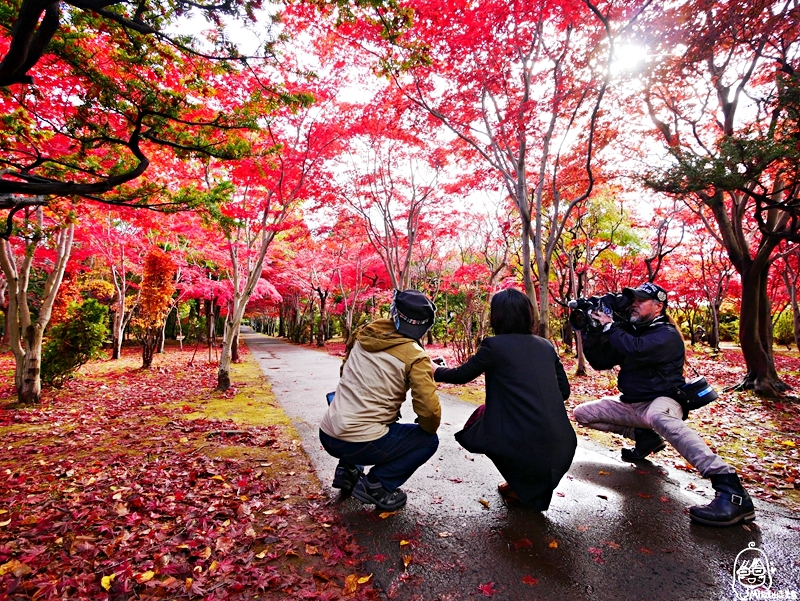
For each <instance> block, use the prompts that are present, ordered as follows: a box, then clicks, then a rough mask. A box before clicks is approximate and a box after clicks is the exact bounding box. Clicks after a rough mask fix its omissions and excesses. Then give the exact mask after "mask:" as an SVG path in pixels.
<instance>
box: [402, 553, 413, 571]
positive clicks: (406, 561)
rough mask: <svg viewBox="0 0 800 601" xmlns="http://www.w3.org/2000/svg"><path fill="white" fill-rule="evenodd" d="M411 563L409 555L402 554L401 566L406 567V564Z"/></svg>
mask: <svg viewBox="0 0 800 601" xmlns="http://www.w3.org/2000/svg"><path fill="white" fill-rule="evenodd" d="M410 563H411V555H403V567H406V568H407V567H408V564H410Z"/></svg>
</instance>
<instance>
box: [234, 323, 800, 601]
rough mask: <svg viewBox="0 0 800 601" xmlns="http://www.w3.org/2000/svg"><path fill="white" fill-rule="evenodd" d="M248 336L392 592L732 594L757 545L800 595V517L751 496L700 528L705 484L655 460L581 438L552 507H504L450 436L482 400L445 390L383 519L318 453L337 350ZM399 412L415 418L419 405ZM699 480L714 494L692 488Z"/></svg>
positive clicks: (779, 583)
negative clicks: (698, 509)
mask: <svg viewBox="0 0 800 601" xmlns="http://www.w3.org/2000/svg"><path fill="white" fill-rule="evenodd" d="M242 339H243V340H244V342H245V343H246V344H247V346H248V348H249V349H250V351H251V352H252V354H253V355H254V356H255V358H256V359H257V360H258V362H259V364H260V365H261V368H262V369H263V370H264V373H265V374H266V375H267V377H268V378H269V380H270V381H271V382H272V387H273V391H274V392H275V395H276V396H277V398H278V400H279V401H280V403H281V405H282V406H283V408H284V409H285V410H286V412H287V413H288V414H289V416H290V417H291V418H292V420H293V421H294V423H295V425H296V427H297V429H298V431H299V434H300V437H301V439H302V443H303V446H304V448H305V450H306V452H307V453H308V455H309V456H310V458H311V460H312V463H313V465H314V467H315V469H316V471H317V474H318V475H319V478H320V480H321V481H322V483H323V488H324V489H326V490H327V491H328V494H329V495H330V497H331V499H332V500H334V502H337V503H338V509H339V511H340V513H341V515H342V516H343V519H344V520H345V522H346V523H348V524H349V525H350V527H351V528H352V529H353V531H354V532H355V533H356V535H357V538H358V541H359V544H360V545H361V546H362V547H364V548H365V550H366V553H367V554H368V556H369V557H372V558H373V559H372V560H370V561H368V564H367V573H370V572H372V573H374V578H375V581H376V583H377V584H378V585H379V586H380V587H382V588H383V590H385V591H386V592H387V596H388V597H389V598H392V599H403V600H406V599H407V600H416V599H419V600H423V601H433V600H437V599H438V600H441V601H450V600H460V599H486V598H487V597H485V596H484V594H483V593H482V591H481V590H480V589H479V587H481V586H483V587H484V590H486V591H487V592H490V591H494V595H493V596H492V597H491V598H493V599H495V600H514V601H515V600H520V601H522V600H528V599H542V600H554V601H572V600H583V599H585V600H602V601H606V600H607V601H624V600H631V601H642V600H647V601H656V600H664V601H678V600H680V601H687V600H689V601H691V600H723V599H724V600H730V599H735V597H734V593H733V589H732V584H733V576H732V572H733V566H734V562H735V560H736V557H737V555H738V554H739V552H740V551H742V550H743V549H745V548H746V547H747V545H748V543H750V542H754V543H755V544H756V546H757V547H760V548H761V549H762V550H763V551H764V553H765V554H766V555H767V557H768V559H769V560H770V561H771V565H772V567H773V568H775V573H774V575H773V583H772V589H771V590H772V591H773V592H776V591H781V590H784V591H789V592H792V591H794V592H795V593H796V594H797V597H796V598H797V599H800V550H799V546H798V541H800V521H797V520H793V519H791V516H789V514H788V513H787V512H786V511H785V510H783V509H781V508H776V507H774V506H770V505H768V504H766V503H763V502H759V501H756V508H757V511H758V520H757V522H756V524H757V527H753V528H751V530H750V531H748V530H746V529H744V528H742V527H741V526H736V527H733V528H721V529H716V528H707V527H702V526H696V525H692V524H691V523H690V521H689V518H688V515H687V513H686V508H688V507H689V505H692V504H695V503H700V502H707V500H708V498H709V497H710V495H711V494H713V493H712V492H711V489H710V487H709V486H708V483H707V481H704V480H702V479H700V478H699V476H696V475H691V476H688V475H686V474H684V473H680V472H677V471H675V470H668V469H666V468H664V467H662V466H659V465H655V464H646V465H645V466H639V467H634V466H631V465H630V464H627V463H623V462H621V461H619V460H618V458H617V453H618V451H617V450H611V449H605V448H603V447H600V446H598V445H595V444H593V443H589V442H587V441H583V440H580V437H579V447H578V452H577V454H576V457H575V461H574V463H573V465H572V468H571V470H570V472H569V475H568V476H567V477H566V478H565V479H564V480H563V481H562V483H561V485H560V486H559V487H558V489H557V495H555V496H554V498H553V503H552V505H551V507H550V509H549V510H548V511H547V512H546V513H545V514H543V515H540V514H536V513H533V512H531V511H529V510H526V509H524V508H518V507H511V508H509V507H506V505H505V504H504V503H503V502H502V501H501V499H500V496H499V495H498V493H497V490H496V486H497V483H498V481H500V479H501V478H500V475H499V473H498V472H497V470H496V469H495V468H494V466H493V465H492V463H491V462H490V461H489V460H488V459H486V458H485V457H483V456H481V455H472V454H470V453H467V452H466V451H464V449H462V448H461V447H460V446H459V445H458V444H457V443H456V442H455V440H454V439H453V433H455V432H456V431H458V430H459V429H460V427H461V424H463V423H464V422H465V421H466V419H467V417H468V416H469V414H470V413H471V412H472V411H473V410H474V408H475V407H474V405H470V404H468V403H464V402H462V401H459V400H458V399H455V398H454V397H451V396H448V395H444V394H443V395H441V399H442V414H443V423H442V427H441V428H440V430H439V437H440V440H441V443H440V446H439V450H438V452H437V453H436V455H434V457H433V459H432V460H431V461H430V462H429V463H428V464H426V465H425V466H423V467H422V468H421V469H420V470H419V471H418V472H417V473H416V474H414V476H413V477H412V478H411V479H410V480H409V481H408V482H407V483H406V485H405V486H404V487H403V488H404V490H406V492H407V493H408V505H407V506H406V508H405V509H403V510H401V511H399V512H398V513H397V514H396V515H393V516H390V517H388V518H386V519H381V518H380V517H379V516H378V513H377V512H375V511H373V510H371V509H367V508H365V507H364V506H363V505H361V503H359V502H358V501H356V500H355V499H344V500H341V501H340V500H339V497H338V491H336V490H335V489H332V488H330V487H329V482H330V480H331V478H332V477H333V470H334V467H335V465H336V460H335V459H333V458H331V457H329V456H328V455H327V454H326V453H325V452H324V451H323V450H322V448H321V446H320V444H319V440H318V438H317V424H318V423H319V420H320V419H321V417H322V414H323V413H324V411H325V406H326V405H325V393H326V392H329V391H331V390H334V389H335V387H336V382H337V380H338V377H339V366H340V365H341V359H339V358H336V357H331V356H329V355H327V354H326V353H324V352H320V351H314V350H310V349H307V348H304V347H300V346H295V345H291V344H287V343H285V342H282V341H281V340H279V339H276V338H270V337H267V336H263V335H260V334H255V333H252V332H251V331H249V330H247V329H244V328H243V332H242ZM402 414H403V418H404V421H411V420H413V417H414V413H413V411H412V409H411V404H410V402H407V403H406V405H404V406H403V409H402ZM690 483H691V484H694V485H696V487H697V489H696V491H697V492H701V493H704V494H705V495H706V496H705V497H704V496H700V495H699V494H696V492H692V491H690V490H688V489H686V486H687V484H690ZM486 505H488V507H487V506H486ZM401 541H409V544H406V545H402V546H401V544H400V542H401ZM404 556H405V557H406V558H407V559H408V558H409V557H410V561H409V564H408V567H407V568H406V569H405V570H404V560H403V557H404ZM489 583H494V584H491V585H490V584H489ZM487 587H488V588H487ZM740 590H741V589H740ZM789 598H791V597H789Z"/></svg>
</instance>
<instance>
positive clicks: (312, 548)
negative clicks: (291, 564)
mask: <svg viewBox="0 0 800 601" xmlns="http://www.w3.org/2000/svg"><path fill="white" fill-rule="evenodd" d="M316 554H317V548H316V547H315V546H314V545H306V555H316Z"/></svg>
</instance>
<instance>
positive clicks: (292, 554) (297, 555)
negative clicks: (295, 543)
mask: <svg viewBox="0 0 800 601" xmlns="http://www.w3.org/2000/svg"><path fill="white" fill-rule="evenodd" d="M286 555H290V556H292V557H300V553H298V552H297V551H295V550H294V549H289V550H288V551H287V552H286Z"/></svg>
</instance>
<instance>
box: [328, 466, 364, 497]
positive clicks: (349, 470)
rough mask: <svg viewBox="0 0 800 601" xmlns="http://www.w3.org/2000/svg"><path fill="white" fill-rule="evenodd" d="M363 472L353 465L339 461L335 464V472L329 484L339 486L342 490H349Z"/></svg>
mask: <svg viewBox="0 0 800 601" xmlns="http://www.w3.org/2000/svg"><path fill="white" fill-rule="evenodd" d="M363 474H364V472H362V471H361V470H360V469H358V468H357V467H356V466H355V465H346V464H342V463H340V464H339V465H337V466H336V473H335V474H334V475H333V482H332V483H331V486H333V487H334V488H339V489H341V490H343V491H344V492H350V491H351V490H353V487H354V486H355V485H356V482H358V480H359V478H361V476H362V475H363Z"/></svg>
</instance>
